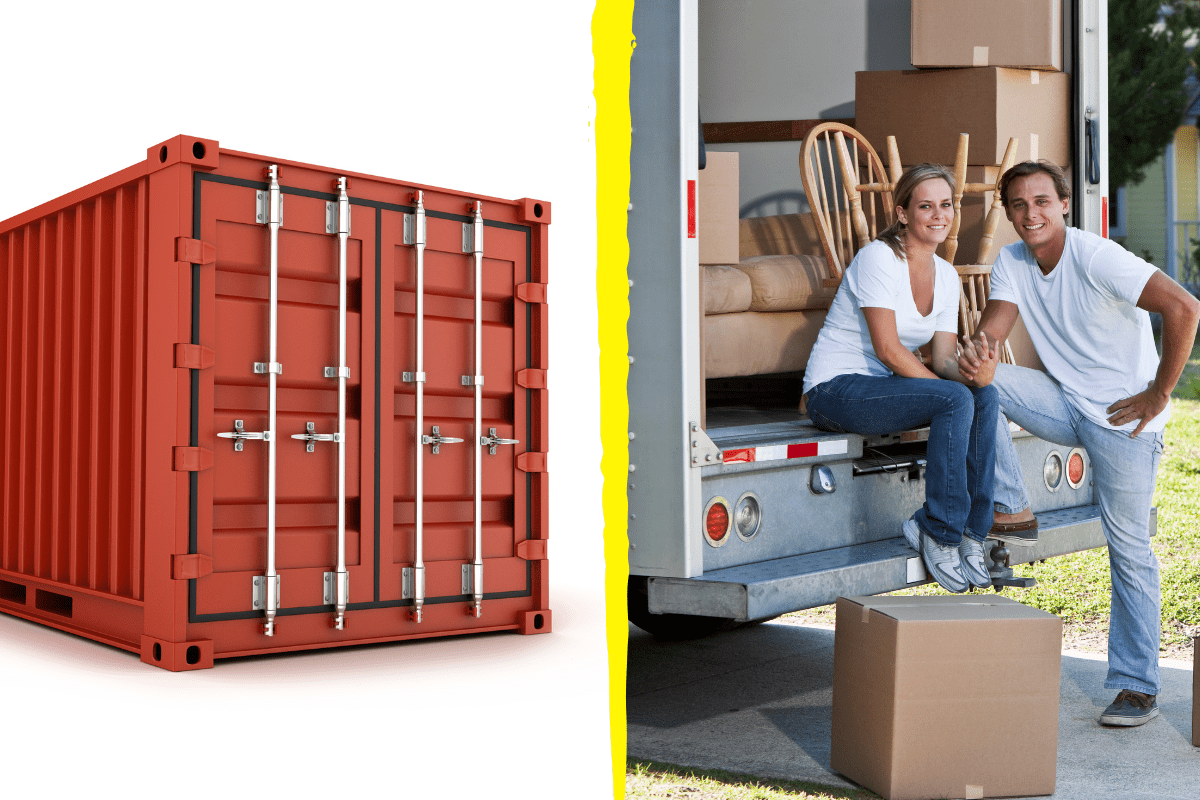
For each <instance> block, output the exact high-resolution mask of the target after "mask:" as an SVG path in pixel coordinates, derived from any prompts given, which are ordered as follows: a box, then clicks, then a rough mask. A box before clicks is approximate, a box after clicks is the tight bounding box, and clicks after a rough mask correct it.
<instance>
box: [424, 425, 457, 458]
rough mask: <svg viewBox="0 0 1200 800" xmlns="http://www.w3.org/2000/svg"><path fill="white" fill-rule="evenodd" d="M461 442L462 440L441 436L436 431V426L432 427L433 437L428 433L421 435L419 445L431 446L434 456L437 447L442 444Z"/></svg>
mask: <svg viewBox="0 0 1200 800" xmlns="http://www.w3.org/2000/svg"><path fill="white" fill-rule="evenodd" d="M461 441H462V439H455V438H454V437H453V436H442V435H441V431H439V430H438V426H437V425H434V426H433V435H432V436H430V435H429V434H428V433H423V434H421V444H431V445H433V454H434V455H437V454H438V447H439V446H441V445H443V444H452V443H454V442H461Z"/></svg>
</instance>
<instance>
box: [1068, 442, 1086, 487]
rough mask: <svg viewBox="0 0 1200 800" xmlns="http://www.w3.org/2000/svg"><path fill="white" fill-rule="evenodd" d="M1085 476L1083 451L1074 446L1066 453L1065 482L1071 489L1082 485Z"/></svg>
mask: <svg viewBox="0 0 1200 800" xmlns="http://www.w3.org/2000/svg"><path fill="white" fill-rule="evenodd" d="M1086 476H1087V465H1086V464H1085V463H1084V460H1083V451H1082V450H1080V449H1079V448H1078V447H1076V448H1075V449H1074V450H1072V451H1071V452H1070V453H1069V454H1068V455H1067V483H1068V484H1069V485H1070V487H1071V488H1072V489H1078V488H1079V487H1080V486H1082V485H1083V479H1084V478H1085V477H1086Z"/></svg>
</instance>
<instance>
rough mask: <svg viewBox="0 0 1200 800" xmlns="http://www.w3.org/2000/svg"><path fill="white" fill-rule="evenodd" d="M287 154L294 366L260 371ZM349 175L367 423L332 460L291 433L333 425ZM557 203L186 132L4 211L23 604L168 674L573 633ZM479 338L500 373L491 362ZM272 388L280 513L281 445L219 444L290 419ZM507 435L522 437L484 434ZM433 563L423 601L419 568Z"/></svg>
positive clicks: (355, 377)
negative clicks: (261, 589)
mask: <svg viewBox="0 0 1200 800" xmlns="http://www.w3.org/2000/svg"><path fill="white" fill-rule="evenodd" d="M272 165H274V166H275V167H276V168H277V170H278V175H279V181H278V183H279V187H280V190H281V193H282V197H283V203H282V209H283V222H282V225H280V226H279V232H278V264H279V266H278V278H277V290H276V295H275V297H276V303H277V307H278V314H277V318H278V322H277V337H278V338H277V341H278V354H277V357H276V362H277V363H278V364H280V365H282V366H281V367H280V368H279V369H278V370H275V371H276V372H277V374H275V375H271V374H270V373H271V372H272V370H271V369H269V368H267V369H265V370H263V369H260V370H259V371H257V372H256V367H255V363H256V362H259V363H267V362H269V360H270V359H269V358H268V351H269V349H270V330H271V328H270V317H271V315H270V311H269V310H270V308H271V302H270V298H271V285H272V280H271V269H270V266H269V264H270V262H271V257H270V253H269V248H270V238H271V237H270V236H269V233H268V227H269V226H268V225H266V224H264V222H265V220H264V219H263V218H262V213H261V212H262V210H263V205H262V203H263V200H262V199H261V196H262V195H263V194H264V193H265V192H267V190H268V182H267V179H266V178H265V174H266V171H267V169H268V167H271V166H272ZM343 177H344V178H348V183H349V189H348V202H349V206H348V207H349V218H350V232H349V235H348V236H347V237H346V284H347V291H346V302H347V307H346V315H345V316H346V338H345V350H346V362H345V363H346V365H347V367H348V368H349V377H348V378H347V379H346V381H345V397H346V403H345V418H346V425H345V428H344V429H343V430H342V431H341V438H342V443H341V444H340V445H339V444H338V443H336V442H332V441H315V442H312V443H311V448H312V449H311V451H310V450H309V442H307V441H304V440H302V439H299V438H295V437H297V436H304V435H305V434H306V431H309V430H310V428H309V425H310V423H311V430H312V431H313V432H315V433H317V434H329V433H331V432H336V431H337V426H338V408H339V406H338V383H339V381H338V378H337V376H336V374H332V373H328V372H327V370H328V369H331V368H335V367H336V366H337V365H338V364H339V355H338V349H339V330H340V325H339V271H340V268H341V267H340V264H341V262H340V258H339V246H338V241H339V240H338V236H337V233H336V230H335V228H336V224H334V223H333V222H332V220H333V219H334V218H333V217H331V216H329V214H331V213H334V211H333V209H330V208H328V207H327V206H329V205H330V204H332V205H333V206H334V209H336V204H337V201H338V189H337V182H338V180H339V178H343ZM418 195H419V196H420V197H421V198H422V209H423V213H424V215H425V220H426V224H427V229H426V230H427V235H426V237H425V244H424V246H423V249H422V252H423V259H424V262H423V263H424V269H423V283H424V290H423V292H422V293H421V297H422V302H423V314H422V316H423V319H424V323H423V331H424V342H425V345H424V367H423V373H424V375H425V381H424V384H423V417H424V423H425V424H424V427H423V428H422V430H417V427H416V421H417V419H416V405H417V403H416V399H415V398H416V385H417V384H416V383H415V382H414V381H413V380H412V379H411V378H412V376H411V375H410V376H407V377H408V378H409V380H405V377H406V376H405V375H404V373H406V372H409V373H413V372H416V371H417V370H416V367H415V364H416V361H415V360H416V345H417V335H416V328H417V313H416V306H417V294H418V293H417V291H416V287H417V278H416V264H417V258H416V250H417V249H418V248H417V247H416V246H415V241H414V230H413V229H414V221H415V220H416V219H418V215H417V214H416V210H417V202H416V201H417V198H418ZM476 209H477V210H478V211H479V212H480V217H481V219H480V220H476V219H475V217H474V212H475V210H476ZM549 221H550V206H549V204H548V203H544V202H541V201H534V200H528V199H523V200H518V201H506V200H498V199H496V198H490V197H481V196H477V195H468V194H463V193H457V192H449V191H446V190H442V189H436V188H433V187H427V186H416V185H412V184H405V183H402V182H399V181H393V180H386V179H381V178H376V177H371V176H366V175H356V174H346V173H337V172H334V171H332V170H328V169H324V168H319V167H313V166H310V165H305V164H299V163H295V162H288V161H282V160H278V159H266V158H263V157H260V156H254V155H250V154H246V153H238V152H234V151H230V150H222V149H220V148H219V146H218V144H217V142H215V141H212V140H204V139H196V138H194V137H177V138H175V139H172V140H169V141H168V142H165V143H163V144H162V145H157V146H155V147H152V148H150V149H149V150H148V151H147V159H146V161H145V162H143V163H142V164H139V165H134V166H133V167H130V168H129V169H126V170H123V171H122V172H120V173H118V174H116V175H113V176H110V177H109V178H107V179H104V180H102V181H98V182H96V183H93V184H90V185H89V186H86V187H84V188H83V189H81V190H77V191H76V192H72V193H71V194H68V195H66V196H64V197H62V198H59V199H58V200H56V201H52V202H51V203H47V204H44V205H43V206H40V207H38V208H36V209H32V210H31V211H29V212H25V213H24V214H21V215H18V216H17V217H14V218H13V219H10V220H8V221H6V222H4V223H0V264H2V265H3V267H2V269H3V274H2V276H0V287H2V288H3V292H4V298H3V303H2V304H0V359H3V361H2V363H0V375H3V377H4V388H3V390H2V392H0V415H2V419H3V422H4V427H3V432H4V438H3V441H2V442H0V459H2V462H0V470H2V474H0V480H2V483H0V502H2V503H3V511H2V512H0V514H2V516H0V519H2V520H3V534H2V539H0V547H2V549H0V611H4V612H7V613H11V614H16V615H18V616H22V617H25V618H27V619H33V620H36V621H39V622H43V623H45V624H48V625H53V626H54V627H58V628H61V629H64V630H69V631H72V632H75V633H79V634H82V635H85V636H89V637H91V638H94V639H97V640H100V641H104V642H106V643H109V644H114V645H116V646H119V647H124V648H126V649H130V650H133V651H135V652H139V653H140V654H141V656H142V659H143V660H144V661H147V662H149V663H153V664H157V665H160V666H164V667H167V668H169V669H189V668H197V667H203V666H210V665H211V663H212V659H213V658H214V657H218V658H219V657H227V656H234V655H244V654H251V653H264V652H274V651H280V650H294V649H306V648H311V647H324V646H337V645H344V644H356V643H363V642H374V641H386V640H391V639H404V638H413V637H424V636H431V635H445V634H451V633H464V632H472V631H485V630H503V629H516V630H519V631H521V632H523V633H533V632H544V631H548V630H549V629H550V612H549V608H548V603H549V599H548V585H547V570H548V563H547V561H546V559H545V554H546V551H545V546H544V543H545V540H546V539H547V538H548V503H547V491H548V484H547V474H546V470H545V454H546V450H547V447H548V430H547V421H548V416H547V408H546V402H547V392H546V391H545V385H546V382H545V370H546V368H547V367H548V364H547V363H546V355H547V332H548V331H547V317H546V313H547V309H546V304H545V284H546V278H547V260H546V245H547V224H548V223H549ZM477 223H478V224H477ZM331 225H332V226H333V227H331ZM406 226H407V228H406ZM476 231H481V234H476V233H475V232H476ZM476 235H478V236H479V238H480V239H481V240H482V252H481V254H480V256H479V258H480V259H481V260H480V263H479V266H478V269H480V270H481V272H480V274H481V283H480V285H478V286H477V285H476V277H475V269H476V263H475V259H476V255H475V253H474V250H475V249H477V248H475V247H474V238H475V236H476ZM477 291H479V293H480V297H479V300H478V310H479V313H480V314H481V319H482V324H481V325H480V326H479V331H478V334H477V333H476V293H477ZM476 336H478V341H479V344H480V358H481V362H480V367H479V368H480V369H482V370H483V372H482V373H481V374H482V375H483V377H484V379H483V380H482V381H478V380H475V379H474V376H475V375H476V374H477V373H476V362H475V360H474V357H475V348H476V345H475V342H476ZM334 373H336V369H334ZM271 379H273V383H274V384H275V385H276V386H277V389H276V392H275V396H276V417H275V419H276V422H275V427H274V431H273V435H274V440H275V441H274V445H273V449H274V450H275V452H276V454H277V455H276V459H275V462H276V476H277V477H276V481H275V500H276V501H275V504H274V505H273V506H271V504H270V503H269V502H268V498H269V496H270V492H269V491H268V475H269V474H270V470H269V466H268V462H269V457H268V452H269V447H268V443H267V442H266V441H264V440H263V437H262V436H260V437H259V438H258V439H253V438H251V439H246V440H240V439H239V440H237V441H236V445H237V447H236V448H235V441H233V440H231V439H229V438H223V437H222V436H220V434H226V435H229V434H231V433H233V432H235V430H236V429H235V425H236V424H237V423H238V422H240V423H241V424H242V426H243V427H242V428H241V430H242V431H246V432H263V431H269V430H271V425H270V419H271V417H270V413H269V412H270V408H271V402H270V392H269V390H268V386H269V383H270V382H272V381H271ZM475 383H481V387H480V390H479V394H480V400H479V407H480V414H481V419H480V423H479V425H478V427H477V426H476V423H475V416H474V406H475V399H474V398H475V392H476V389H475V385H474V384H475ZM433 425H437V426H438V429H439V431H440V435H441V436H443V437H452V438H455V439H461V440H462V441H461V442H454V443H449V442H447V443H445V444H442V445H441V446H440V447H439V448H438V452H437V453H436V454H434V453H433V452H432V450H433V448H432V447H431V446H430V445H429V444H421V443H420V441H421V436H422V435H425V436H429V435H430V434H431V426H433ZM493 429H494V433H493ZM487 436H491V437H494V438H495V439H498V440H516V442H517V443H516V444H499V445H498V446H495V447H488V446H487V445H481V444H480V443H479V442H480V437H487ZM339 446H341V447H343V448H344V452H345V471H344V475H345V491H344V496H345V503H344V505H343V506H342V511H343V518H344V529H345V547H344V561H345V564H346V573H348V575H349V594H348V601H349V604H348V607H347V610H346V617H345V628H344V630H339V629H337V628H336V627H335V626H334V624H333V623H332V617H333V612H332V611H331V608H330V605H331V604H330V602H329V596H328V592H327V590H326V588H327V587H326V582H327V581H328V580H330V578H329V576H330V575H331V574H332V575H333V576H334V578H333V580H334V581H335V582H336V576H337V572H336V569H337V564H338V560H339V556H338V540H339V535H338V531H339V522H338V519H339V514H338V511H339V502H338V498H339V494H338V489H337V487H338V474H339V471H338V468H337V457H336V454H337V450H338V447H339ZM492 450H494V451H495V452H492ZM418 454H420V456H419V457H420V458H421V459H422V460H421V468H422V471H423V480H424V487H423V488H424V491H423V493H422V494H421V496H420V498H419V497H418V495H417V493H416V480H415V470H416V466H417V458H418ZM476 460H478V462H479V463H478V471H479V475H480V479H481V481H480V487H479V489H478V496H477V490H476V486H475V480H474V474H475V469H476ZM419 499H420V502H421V503H422V505H421V508H422V509H423V518H424V519H423V525H422V526H421V529H422V535H421V546H422V550H423V561H421V562H418V561H417V559H416V552H417V525H416V524H415V517H416V508H417V506H418V500H419ZM476 507H478V509H479V521H478V522H476V510H475V509H476ZM272 508H273V509H274V512H275V513H274V515H273V526H274V531H275V537H274V553H275V562H274V564H269V561H270V559H269V557H268V552H269V549H268V541H269V538H270V537H269V530H270V529H271V523H269V522H268V519H269V518H271V515H270V514H269V510H270V509H272ZM477 526H478V532H476V528H477ZM477 537H478V538H479V540H480V543H481V547H480V548H479V556H480V557H478V558H476V544H475V540H476V538H477ZM422 564H423V566H424V575H425V580H424V584H425V589H426V591H425V593H424V605H423V610H422V613H421V615H420V616H421V619H420V620H419V621H418V620H416V619H414V618H413V617H414V616H415V615H414V614H413V613H412V610H413V609H414V593H415V594H417V595H419V594H420V592H419V590H418V589H414V578H413V576H414V570H413V567H416V566H420V565H422ZM271 566H274V567H275V569H276V570H277V571H276V572H275V573H273V574H276V575H278V581H279V597H280V603H279V611H278V616H277V617H276V625H275V626H274V629H273V630H272V631H271V635H264V624H263V621H264V613H263V611H262V610H261V609H260V608H256V607H255V605H254V603H255V594H254V592H255V588H254V582H255V578H256V577H259V578H261V577H262V576H263V575H264V572H265V573H266V574H267V575H270V574H272V573H271ZM480 570H482V572H480ZM416 573H418V574H419V573H420V570H419V569H418V570H416ZM480 574H481V575H482V581H481V582H480V584H481V587H482V602H481V603H479V604H478V609H476V603H475V598H474V597H473V596H472V595H473V592H474V586H473V583H474V582H475V581H476V579H477V576H479V575H480ZM476 611H478V614H477V615H476ZM271 627H272V626H267V629H271Z"/></svg>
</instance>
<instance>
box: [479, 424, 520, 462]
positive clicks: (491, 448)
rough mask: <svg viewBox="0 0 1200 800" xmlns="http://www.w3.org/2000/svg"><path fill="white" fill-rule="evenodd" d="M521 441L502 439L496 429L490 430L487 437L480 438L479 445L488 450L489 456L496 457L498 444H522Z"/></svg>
mask: <svg viewBox="0 0 1200 800" xmlns="http://www.w3.org/2000/svg"><path fill="white" fill-rule="evenodd" d="M520 443H521V440H520V439H501V438H500V437H499V436H497V435H496V429H495V428H488V435H487V436H480V437H479V444H481V445H483V446H484V447H486V448H487V449H488V455H492V456H494V455H496V445H498V444H520Z"/></svg>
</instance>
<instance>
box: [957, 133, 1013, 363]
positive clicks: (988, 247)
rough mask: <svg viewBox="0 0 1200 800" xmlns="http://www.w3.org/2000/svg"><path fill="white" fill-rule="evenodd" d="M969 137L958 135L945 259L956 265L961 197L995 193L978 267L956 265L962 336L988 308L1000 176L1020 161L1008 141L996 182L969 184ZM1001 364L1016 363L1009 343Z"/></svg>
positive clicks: (999, 213) (1000, 211) (1000, 212)
mask: <svg viewBox="0 0 1200 800" xmlns="http://www.w3.org/2000/svg"><path fill="white" fill-rule="evenodd" d="M968 144H969V137H968V135H967V134H965V133H960V134H959V135H958V151H957V153H956V154H955V158H954V182H955V184H956V186H955V189H954V222H953V223H951V225H950V235H949V236H947V237H946V260H947V261H949V262H950V263H951V264H953V263H954V257H955V255H956V254H957V252H958V229H959V225H960V224H961V222H962V217H961V212H962V197H963V195H964V194H976V193H978V194H987V193H988V192H992V205H991V208H989V209H988V215H987V217H986V218H985V219H984V222H983V235H982V236H981V237H980V239H979V253H978V255H977V256H976V263H975V264H966V265H958V266H955V269H957V270H958V277H959V280H960V281H961V283H962V293H961V294H960V295H959V298H958V327H959V333H961V334H965V335H967V336H974V335H975V330H976V328H977V327H978V325H979V318H980V316H981V315H982V314H983V309H984V307H985V306H986V305H987V299H988V295H990V294H991V275H992V264H991V262H992V259H993V256H994V254H993V253H992V244H993V242H994V241H995V238H996V230H997V228H998V227H999V225H1000V220H1001V219H1002V218H1003V217H1004V205H1003V204H1002V203H1001V202H1000V192H999V181H1000V176H1001V175H1003V174H1004V173H1005V172H1007V171H1008V169H1009V168H1010V167H1012V165H1013V164H1015V163H1016V160H1017V140H1016V139H1015V138H1013V139H1009V140H1008V147H1007V148H1006V149H1005V151H1004V160H1003V161H1002V162H1001V164H1000V171H999V173H997V176H996V183H967V147H968ZM1000 361H1001V362H1002V363H1004V364H1013V363H1015V361H1014V360H1013V352H1012V348H1011V347H1010V346H1009V344H1008V342H1007V341H1006V342H1005V343H1004V347H1003V348H1001V352H1000Z"/></svg>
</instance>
